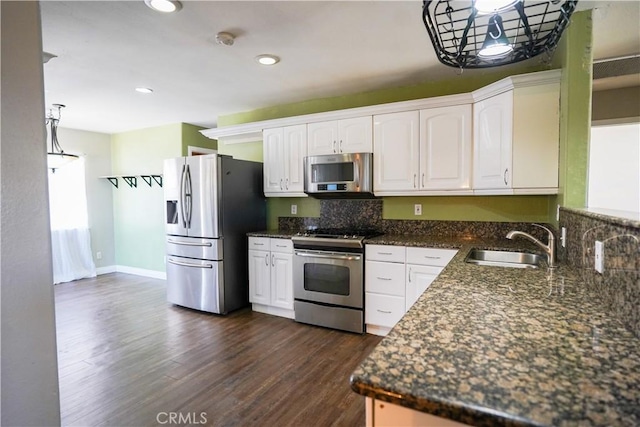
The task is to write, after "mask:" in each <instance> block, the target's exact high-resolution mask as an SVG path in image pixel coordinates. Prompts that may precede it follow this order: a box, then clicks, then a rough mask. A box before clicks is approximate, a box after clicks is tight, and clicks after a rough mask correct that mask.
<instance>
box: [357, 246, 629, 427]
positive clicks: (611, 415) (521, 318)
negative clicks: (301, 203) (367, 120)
mask: <svg viewBox="0 0 640 427" xmlns="http://www.w3.org/2000/svg"><path fill="white" fill-rule="evenodd" d="M368 243H375V244H393V245H405V246H411V245H415V246H431V247H448V248H457V249H459V251H458V253H457V255H456V256H455V257H454V258H453V260H452V261H451V262H450V263H449V264H448V265H447V267H446V268H445V269H444V271H443V272H442V273H441V274H440V275H439V276H438V278H437V279H436V280H435V281H434V282H433V283H432V284H431V286H430V287H429V288H428V289H427V291H425V292H424V293H423V294H422V296H421V297H420V298H419V299H418V301H417V302H416V303H415V304H414V305H413V306H412V307H411V309H410V310H409V311H408V312H407V313H406V315H405V316H404V317H403V318H402V320H401V321H400V322H399V323H398V324H396V326H395V327H394V328H393V329H392V330H391V332H390V333H389V334H388V335H387V336H386V337H385V338H384V339H383V340H382V341H381V343H380V344H379V345H378V346H377V347H376V348H375V349H374V351H373V352H372V353H371V354H370V355H369V356H368V357H367V358H366V359H365V360H364V361H363V362H362V364H361V365H360V366H359V367H358V368H357V369H356V370H355V371H354V372H353V374H352V376H351V387H352V389H353V390H354V391H356V392H357V393H359V394H362V395H364V396H367V397H371V398H373V399H376V401H384V402H389V403H393V404H396V405H401V406H403V407H406V408H410V409H414V410H417V411H422V412H425V413H429V414H432V415H435V416H438V417H443V418H447V419H450V420H455V421H458V422H460V423H465V424H469V425H478V426H497V425H505V426H574V425H575V426H616V425H620V426H638V425H640V340H639V339H638V338H637V337H636V336H635V335H634V334H632V333H631V332H630V331H629V330H627V329H625V328H624V326H623V325H622V324H621V323H620V322H619V321H617V320H615V319H614V318H612V317H611V316H609V315H608V314H607V313H606V311H605V310H604V308H603V307H602V305H601V304H600V301H599V300H598V298H597V297H596V296H595V295H594V294H593V293H591V292H590V291H589V290H588V289H587V287H586V286H585V285H584V283H583V282H582V280H581V272H580V271H579V270H578V269H576V268H572V267H568V266H562V265H561V266H560V267H558V268H556V269H553V270H548V269H546V268H540V269H516V268H501V267H493V266H478V265H473V264H468V263H466V262H465V257H466V255H467V254H468V252H469V250H470V249H472V248H491V249H511V250H513V249H514V248H516V247H519V248H522V247H527V243H528V242H524V241H517V242H516V241H510V240H506V239H499V240H496V241H489V240H486V239H485V240H473V239H468V240H465V239H455V238H442V239H434V238H428V237H422V238H421V237H418V238H414V237H407V236H389V235H385V236H381V237H379V238H374V239H371V240H370V241H368Z"/></svg>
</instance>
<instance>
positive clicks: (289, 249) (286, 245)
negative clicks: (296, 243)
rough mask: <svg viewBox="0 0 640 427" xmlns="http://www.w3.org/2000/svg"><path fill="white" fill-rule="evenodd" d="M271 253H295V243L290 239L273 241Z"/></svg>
mask: <svg viewBox="0 0 640 427" xmlns="http://www.w3.org/2000/svg"><path fill="white" fill-rule="evenodd" d="M271 252H282V253H286V254H291V253H293V242H292V241H291V240H289V239H273V238H272V239H271Z"/></svg>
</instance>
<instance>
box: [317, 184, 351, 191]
mask: <svg viewBox="0 0 640 427" xmlns="http://www.w3.org/2000/svg"><path fill="white" fill-rule="evenodd" d="M318 191H347V184H318Z"/></svg>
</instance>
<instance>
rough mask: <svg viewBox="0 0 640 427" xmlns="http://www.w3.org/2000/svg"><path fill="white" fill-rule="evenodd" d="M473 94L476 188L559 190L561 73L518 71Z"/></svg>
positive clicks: (504, 191)
mask: <svg viewBox="0 0 640 427" xmlns="http://www.w3.org/2000/svg"><path fill="white" fill-rule="evenodd" d="M505 82H506V83H505ZM473 95H474V98H475V99H476V102H475V103H474V107H473V139H474V147H473V152H474V165H473V170H474V174H473V184H472V185H473V188H474V190H475V193H477V194H556V193H557V192H558V165H559V162H558V156H559V149H560V72H559V71H558V70H552V71H546V72H541V73H534V74H529V75H527V74H525V75H521V76H513V77H510V78H508V79H505V80H503V81H502V80H501V81H500V82H496V83H494V84H493V85H489V86H487V87H485V88H482V89H479V90H477V91H475V92H474V93H473Z"/></svg>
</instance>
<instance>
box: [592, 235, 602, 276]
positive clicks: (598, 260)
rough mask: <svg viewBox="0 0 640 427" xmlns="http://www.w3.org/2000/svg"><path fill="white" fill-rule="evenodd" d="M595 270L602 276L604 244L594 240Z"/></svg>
mask: <svg viewBox="0 0 640 427" xmlns="http://www.w3.org/2000/svg"><path fill="white" fill-rule="evenodd" d="M594 264H595V269H596V271H597V272H598V273H600V274H602V273H603V271H604V243H602V242H600V241H598V240H596V246H595V263H594Z"/></svg>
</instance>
